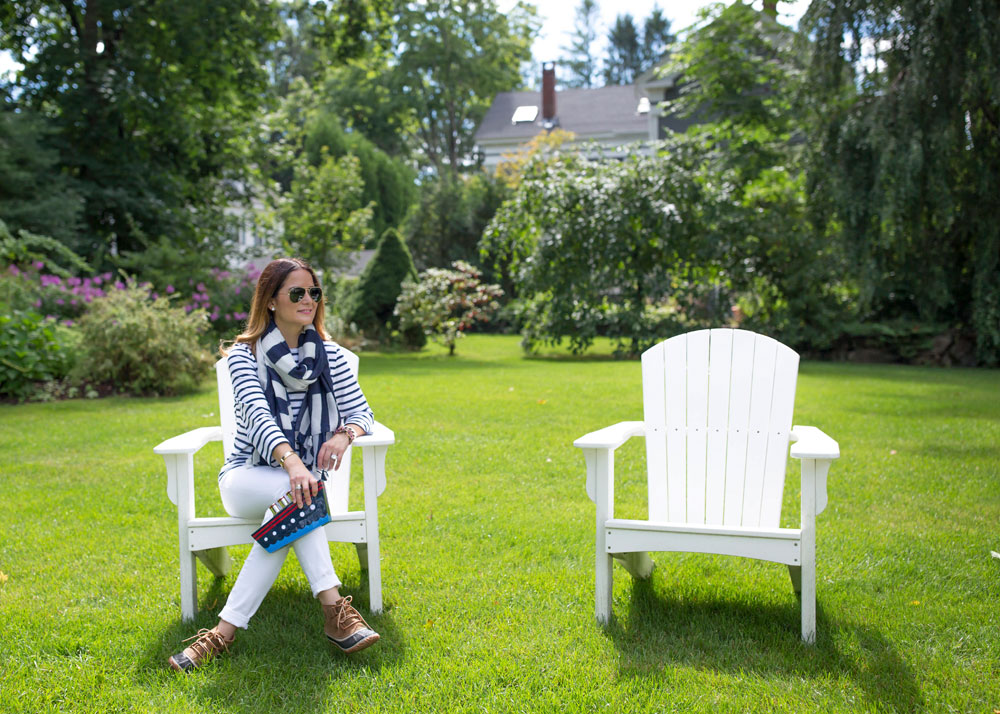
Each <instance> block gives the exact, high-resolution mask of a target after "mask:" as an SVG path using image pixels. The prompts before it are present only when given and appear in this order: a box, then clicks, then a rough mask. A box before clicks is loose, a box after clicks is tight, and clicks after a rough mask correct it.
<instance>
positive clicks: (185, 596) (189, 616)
mask: <svg viewBox="0 0 1000 714" xmlns="http://www.w3.org/2000/svg"><path fill="white" fill-rule="evenodd" d="M183 545H187V544H186V543H184V544H183ZM197 614H198V573H197V571H196V570H195V555H194V553H192V552H191V551H189V550H185V549H182V550H181V619H182V620H185V621H187V620H193V619H194V616H195V615H197Z"/></svg>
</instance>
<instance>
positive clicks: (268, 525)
mask: <svg viewBox="0 0 1000 714" xmlns="http://www.w3.org/2000/svg"><path fill="white" fill-rule="evenodd" d="M267 515H270V516H271V517H270V518H268V519H267V520H266V521H264V524H263V525H262V526H261V527H260V528H258V529H257V530H256V531H254V533H253V539H254V540H255V541H257V542H258V543H260V545H261V547H262V548H264V550H266V551H267V552H268V553H273V552H274V551H276V550H280V549H281V548H284V547H285V546H286V545H289V544H290V543H292V542H294V541H296V540H297V539H299V538H301V537H302V536H304V535H305V534H306V533H308V532H309V531H312V530H315V529H316V528H320V527H321V526H324V525H326V524H327V523H329V522H330V506H329V504H328V503H327V500H326V484H325V483H324V482H322V481H320V482H319V491H318V492H317V494H316V495H315V496H313V499H312V503H311V504H309V505H308V506H306V505H303V506H302V507H301V508H299V507H298V506H296V505H295V499H294V498H292V492H291V491H289V492H288V493H286V494H285V495H284V496H282V497H281V498H279V499H278V500H277V501H275V502H274V503H272V504H271V505H270V506H269V507H268V509H267V514H265V517H266V516H267Z"/></svg>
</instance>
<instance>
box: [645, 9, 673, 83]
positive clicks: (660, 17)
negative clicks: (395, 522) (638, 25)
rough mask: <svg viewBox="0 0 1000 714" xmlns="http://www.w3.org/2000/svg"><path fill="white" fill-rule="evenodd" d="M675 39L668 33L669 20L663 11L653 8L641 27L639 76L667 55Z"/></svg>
mask: <svg viewBox="0 0 1000 714" xmlns="http://www.w3.org/2000/svg"><path fill="white" fill-rule="evenodd" d="M675 39H677V38H676V37H674V35H673V34H671V32H670V20H668V19H667V18H666V17H665V16H664V14H663V10H661V9H660V8H659V7H654V8H653V11H652V12H651V13H650V15H649V17H647V18H646V22H645V24H644V25H643V27H642V64H641V65H640V70H639V74H642V73H643V72H645V71H646V70H647V69H650V68H651V67H654V66H656V64H657V63H658V62H659V61H660V60H662V59H663V58H664V57H665V56H666V55H667V49H668V48H669V47H670V45H672V44H673V42H674V40H675Z"/></svg>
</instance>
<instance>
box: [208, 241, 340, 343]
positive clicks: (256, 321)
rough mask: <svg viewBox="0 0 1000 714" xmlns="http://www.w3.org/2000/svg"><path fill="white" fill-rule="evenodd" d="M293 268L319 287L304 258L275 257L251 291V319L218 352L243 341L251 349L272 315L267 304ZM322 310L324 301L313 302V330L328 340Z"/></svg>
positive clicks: (314, 273) (265, 328) (264, 330)
mask: <svg viewBox="0 0 1000 714" xmlns="http://www.w3.org/2000/svg"><path fill="white" fill-rule="evenodd" d="M296 270H307V271H309V275H311V276H312V280H313V285H315V286H317V287H319V278H317V277H316V271H314V270H313V269H312V266H310V265H309V263H307V262H306V261H304V260H301V259H300V258H277V259H275V260H272V261H271V262H270V263H268V264H267V267H265V268H264V270H263V271H262V272H261V274H260V277H259V278H257V288H256V290H254V293H253V300H252V301H251V303H250V319H249V320H247V324H246V327H245V328H244V329H243V332H241V333H240V334H238V335H236V339H235V340H233V341H232V342H223V343H222V344H220V345H219V354H221V355H222V356H223V357H225V356H226V355H227V354H229V348H230V347H232V346H233V344H237V345H238V344H241V343H244V342H246V343H249V344H250V349H251V350H253V349H254V346H255V345H256V344H257V340H259V339H260V337H261V335H263V334H264V333H265V332H267V327H268V325H270V323H271V315H270V312H269V311H268V309H267V303H268V302H270V300H271V298H273V297H275V296H276V295H277V294H278V291H279V290H280V289H281V286H282V285H284V283H285V280H286V279H287V278H288V276H289V275H290V274H291V273H293V272H294V271H296ZM323 312H324V311H323V301H322V300H320V301H319V303H317V304H316V314H315V315H313V327H315V328H316V332H318V333H319V336H320V338H321V339H324V340H328V339H330V337H329V335H327V334H326V328H324V327H323Z"/></svg>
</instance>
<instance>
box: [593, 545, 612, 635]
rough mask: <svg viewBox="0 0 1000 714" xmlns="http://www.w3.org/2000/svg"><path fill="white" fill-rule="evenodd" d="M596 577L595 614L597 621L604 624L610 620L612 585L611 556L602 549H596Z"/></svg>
mask: <svg viewBox="0 0 1000 714" xmlns="http://www.w3.org/2000/svg"><path fill="white" fill-rule="evenodd" d="M596 565H597V578H596V586H597V587H596V596H595V608H594V609H595V614H596V615H597V621H598V622H600V623H601V624H604V625H606V624H607V623H608V622H610V621H611V591H612V586H613V581H612V569H611V565H612V563H611V556H610V555H608V554H607V553H605V552H604V551H603V549H602V550H598V551H597V558H596Z"/></svg>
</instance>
